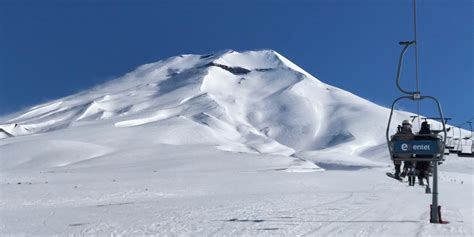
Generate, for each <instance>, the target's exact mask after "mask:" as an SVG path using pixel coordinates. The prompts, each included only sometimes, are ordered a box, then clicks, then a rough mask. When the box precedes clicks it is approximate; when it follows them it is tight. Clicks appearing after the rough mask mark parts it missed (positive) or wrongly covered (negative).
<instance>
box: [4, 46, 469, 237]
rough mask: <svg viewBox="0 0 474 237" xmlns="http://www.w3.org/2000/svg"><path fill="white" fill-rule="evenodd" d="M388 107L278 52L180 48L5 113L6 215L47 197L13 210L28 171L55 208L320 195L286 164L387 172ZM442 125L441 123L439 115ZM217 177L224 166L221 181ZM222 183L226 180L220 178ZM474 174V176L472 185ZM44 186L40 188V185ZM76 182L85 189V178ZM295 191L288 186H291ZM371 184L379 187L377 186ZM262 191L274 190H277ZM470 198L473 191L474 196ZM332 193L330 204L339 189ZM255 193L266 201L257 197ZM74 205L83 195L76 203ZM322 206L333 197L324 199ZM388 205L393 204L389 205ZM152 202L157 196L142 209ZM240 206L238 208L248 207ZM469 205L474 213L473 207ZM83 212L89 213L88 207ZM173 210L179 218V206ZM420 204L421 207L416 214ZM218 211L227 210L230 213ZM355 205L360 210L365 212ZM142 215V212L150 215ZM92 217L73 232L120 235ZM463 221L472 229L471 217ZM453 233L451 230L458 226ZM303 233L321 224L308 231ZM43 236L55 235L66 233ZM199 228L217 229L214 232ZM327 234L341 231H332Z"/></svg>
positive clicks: (461, 165) (459, 168)
mask: <svg viewBox="0 0 474 237" xmlns="http://www.w3.org/2000/svg"><path fill="white" fill-rule="evenodd" d="M388 114H389V110H388V109H387V108H384V107H381V106H379V105H376V104H374V103H372V102H369V101H367V100H365V99H363V98H360V97H358V96H356V95H354V94H351V93H350V92H347V91H344V90H341V89H339V88H336V87H333V86H330V85H328V84H325V83H323V82H321V81H320V80H318V79H316V78H315V77H313V76H311V75H310V74H309V73H307V72H305V71H304V70H303V69H301V68H300V67H298V66H297V65H295V64H294V63H292V62H291V61H289V60H288V59H286V58H285V57H283V56H282V55H280V54H278V53H277V52H275V51H273V50H261V51H246V52H235V51H225V52H220V53H216V54H210V55H181V56H177V57H172V58H169V59H166V60H162V61H159V62H156V63H151V64H146V65H143V66H140V67H139V68H137V69H136V70H135V71H133V72H130V73H128V74H126V75H124V76H122V77H120V78H117V79H115V80H112V81H109V82H107V83H105V84H103V85H100V86H97V87H95V88H93V89H91V90H87V91H84V92H81V93H78V94H75V95H71V96H68V97H65V98H61V99H58V100H55V101H51V102H48V103H45V104H41V105H38V106H35V107H32V108H30V109H27V110H25V111H20V112H18V113H14V114H11V115H7V116H4V117H1V118H0V138H4V139H1V140H0V155H1V156H0V171H1V176H0V177H1V181H2V187H1V189H0V190H1V191H2V192H3V194H2V202H1V203H0V204H1V205H0V207H1V208H2V210H3V211H6V213H7V214H5V215H6V216H4V218H5V217H6V218H17V217H18V215H20V216H21V215H23V214H25V215H26V213H27V212H26V211H25V212H23V209H22V208H24V207H26V206H34V205H36V204H33V203H35V202H36V201H35V200H34V199H35V198H33V197H31V198H24V199H22V200H24V203H23V204H21V205H20V206H15V205H13V206H14V207H13V208H11V207H10V205H12V204H13V203H14V202H15V201H14V200H17V199H18V198H19V197H18V196H17V195H16V194H15V192H18V193H24V192H26V191H27V190H25V189H22V188H19V187H16V186H11V184H13V183H17V182H19V180H20V177H23V178H21V179H22V180H23V182H25V180H29V181H28V182H29V183H31V184H35V185H36V184H38V185H37V186H38V189H37V190H30V191H32V192H33V193H35V194H39V195H43V194H44V195H45V196H43V197H42V198H41V200H43V201H45V202H46V203H48V200H50V201H51V202H52V203H50V204H51V206H53V207H58V205H59V206H62V205H66V206H67V205H70V204H71V203H74V202H78V201H79V200H80V198H76V197H75V195H79V196H83V197H84V198H86V199H90V200H89V201H84V202H81V201H79V204H78V205H79V206H81V205H82V207H84V206H87V205H91V203H93V202H94V200H98V201H99V202H114V203H118V204H117V205H118V206H120V205H122V204H123V203H125V204H123V205H129V204H130V203H135V202H148V201H150V200H151V199H153V198H156V197H157V196H160V197H166V198H168V197H173V196H179V197H186V198H191V199H190V200H194V199H193V198H192V197H190V196H189V195H191V196H193V197H194V195H198V196H199V195H204V193H206V194H209V193H216V195H223V196H221V197H222V198H224V197H226V196H227V195H230V194H233V195H235V193H234V191H231V190H228V191H229V192H227V191H225V192H222V190H221V189H220V188H219V187H220V186H219V185H229V184H230V185H238V189H239V190H242V193H243V194H242V195H243V196H241V197H242V198H243V199H246V198H250V197H251V196H252V195H254V194H255V190H260V189H261V190H267V191H268V192H267V194H268V193H269V195H270V196H271V195H277V194H278V192H276V193H275V192H274V191H271V190H269V189H268V187H265V188H262V187H261V186H260V185H271V184H272V180H273V179H274V180H278V182H285V185H284V186H285V187H286V188H288V190H292V192H293V191H294V192H301V191H302V192H303V193H306V194H307V195H309V196H308V197H312V198H314V193H311V191H310V190H309V189H306V187H310V186H312V185H315V183H314V182H315V181H316V180H317V179H316V178H314V177H313V176H304V178H305V179H308V180H311V183H308V182H304V183H303V184H301V185H296V186H294V185H293V184H295V183H299V182H303V181H301V180H300V178H298V177H297V176H287V175H284V176H285V177H287V178H288V180H286V181H283V180H284V178H282V176H281V175H279V173H278V172H280V171H287V172H291V173H294V172H307V171H322V170H323V169H321V167H322V168H324V169H327V170H329V171H327V172H324V173H325V174H324V175H320V177H321V178H322V179H323V180H322V181H321V182H322V183H326V182H328V183H331V184H334V185H336V184H335V183H338V182H339V181H338V179H337V178H336V180H331V181H328V180H325V179H326V178H328V179H333V178H334V177H335V176H334V175H336V174H335V173H331V172H338V173H337V175H342V176H344V175H349V174H348V172H349V171H347V172H346V173H344V171H334V170H341V169H342V170H359V169H361V168H366V167H369V168H376V169H386V167H388V166H389V165H390V160H389V158H388V151H387V149H386V144H385V127H386V123H387V119H388ZM410 115H411V114H409V113H406V112H400V111H397V112H396V113H395V115H394V122H393V125H392V127H393V129H395V127H396V124H397V123H398V124H399V123H400V122H401V121H402V120H403V119H407V118H409V116H410ZM432 123H433V124H435V125H434V126H439V124H436V122H434V121H432ZM416 129H417V128H416V127H415V130H416ZM464 133H466V131H464ZM446 163H447V165H446V167H447V169H446V170H445V171H455V172H460V173H464V174H462V175H464V176H466V175H467V174H469V173H471V174H472V171H473V167H474V165H473V162H472V160H453V162H451V163H449V162H448V161H447V162H446ZM331 170H333V171H331ZM226 171H229V173H228V174H227V173H226ZM267 171H268V172H271V174H269V175H266V174H265V175H263V176H262V177H265V179H269V180H267V181H264V180H260V178H259V177H260V173H259V172H267ZM141 172H144V173H143V174H141ZM148 172H150V173H148ZM255 172H256V173H255ZM275 172H276V173H275ZM384 172H385V171H383V170H382V171H381V170H377V171H376V172H361V174H362V176H361V177H360V179H357V177H353V178H355V179H356V180H357V182H366V181H367V180H370V179H372V178H374V177H375V176H374V174H380V173H382V174H383V173H384ZM247 173H248V174H249V175H250V177H247V178H243V177H241V174H242V175H244V174H247ZM285 173H286V172H285ZM466 173H467V174H466ZM66 174H71V175H72V176H68V175H66ZM206 174H210V175H212V178H211V177H207V176H206ZM89 175H91V176H90V177H89ZM149 175H155V176H153V177H155V178H157V179H158V180H156V181H153V185H154V187H155V188H156V190H155V192H154V193H148V192H144V191H143V190H140V191H139V190H135V189H136V186H137V185H138V186H140V185H143V184H145V183H147V182H148V180H149V179H150V178H151V179H154V178H153V177H151V176H149ZM202 175H204V176H205V177H203V176H202ZM351 175H352V174H351ZM351 175H349V176H351ZM450 175H451V174H450ZM462 175H461V176H462ZM244 176H245V175H244ZM352 176H353V175H352ZM352 176H351V177H352ZM454 176H455V177H458V179H459V177H461V176H460V175H459V174H458V173H456V174H455V175H454ZM464 176H462V179H463V180H465V179H466V177H471V178H472V176H469V175H467V176H466V177H464ZM167 177H173V180H175V181H172V180H168V178H167ZM252 177H253V178H252ZM300 177H301V176H300ZM104 178H106V179H111V180H116V179H118V178H121V179H125V180H127V181H124V182H125V183H121V184H122V185H121V186H120V187H117V192H116V193H115V191H113V190H114V188H110V187H109V186H108V185H110V184H109V183H107V184H106V183H102V181H100V180H102V179H104ZM89 179H90V180H89ZM252 179H257V181H258V182H256V185H257V186H258V187H254V186H252V185H247V184H249V183H251V182H252V181H251V180H252ZM342 179H344V178H342ZM467 179H469V178H467ZM45 180H49V181H45ZM51 180H53V181H54V182H56V184H55V185H50V186H45V183H42V182H51ZM61 180H65V181H61ZM164 180H168V181H164ZM234 181H235V182H234ZM471 181H472V180H471ZM89 182H90V183H92V184H93V185H95V186H94V187H89V188H92V189H87V190H86V191H85V192H81V193H76V192H72V193H71V192H69V191H68V192H66V194H58V195H59V199H58V198H56V197H50V193H56V192H57V190H63V191H64V190H65V189H67V187H68V185H69V184H71V183H80V184H78V185H79V186H80V185H85V186H87V184H88V183H89ZM113 182H115V181H113ZM186 182H191V183H192V184H194V185H196V188H195V189H194V188H192V187H188V186H187V185H186ZM214 182H217V183H216V184H215V185H216V186H214ZM387 182H389V181H387ZM463 182H464V181H463ZM40 183H42V184H41V185H43V186H45V187H43V188H45V190H49V191H47V192H46V193H44V192H43V191H42V190H41V189H40V188H39V186H41V185H40ZM385 183H386V182H385ZM471 183H472V182H470V183H469V185H471V187H470V190H471V191H472V184H471ZM153 185H152V186H153ZM318 185H319V184H318ZM37 186H34V188H33V186H32V188H33V189H36V187H37ZM218 186H219V187H218ZM277 186H278V185H277ZM293 186H294V187H293ZM323 186H324V188H323V189H322V190H325V191H324V192H328V193H331V192H332V193H337V192H339V191H341V190H346V189H351V188H350V187H349V186H350V184H346V185H342V186H341V187H340V189H338V188H333V187H332V186H331V185H329V186H325V185H323ZM75 187H76V188H77V185H75ZM125 187H131V188H132V190H134V191H130V192H132V193H131V194H130V193H129V192H126V191H125V190H126V188H125ZM200 187H204V188H203V189H200ZM364 187H365V186H364ZM371 187H372V186H371ZM365 188H369V187H365ZM365 188H362V189H364V190H365ZM459 188H461V187H459ZM5 190H8V191H5ZM160 190H163V192H161V191H160ZM224 190H227V189H226V188H224ZM288 190H287V191H284V193H286V192H289V191H288ZM303 190H304V191H303ZM351 190H352V189H351ZM371 190H372V191H374V190H375V188H373V189H371ZM377 190H378V189H377ZM452 190H454V191H456V190H458V189H456V188H453V189H452ZM10 191H11V192H13V193H11V192H10ZM358 191H363V190H358ZM358 191H353V192H358ZM378 191H382V190H378ZM383 191H384V192H386V193H385V194H384V195H388V193H390V192H395V191H394V190H391V189H390V190H383ZM398 191H399V190H397V191H396V192H398ZM374 192H375V191H374ZM5 193H8V194H6V195H5ZM134 193H138V194H136V195H135V194H134ZM258 193H259V194H261V195H263V194H264V193H265V192H263V191H262V193H260V192H258ZM287 194H288V193H287ZM64 195H65V196H64ZM101 195H102V196H101ZM107 195H109V196H107ZM246 195H247V196H246ZM466 195H467V196H468V197H469V193H467V194H466ZM336 196H337V195H336ZM350 196H351V195H349V196H348V197H345V195H342V196H340V198H341V200H343V199H345V198H347V199H350ZM471 196H472V193H471ZM287 197H288V196H287ZM268 198H269V199H270V200H273V199H272V198H271V197H268ZM326 198H327V200H326V199H325V200H326V201H327V202H328V203H330V201H329V200H330V199H331V197H330V196H328V197H326ZM365 198H369V197H368V196H364V195H362V196H360V197H358V199H357V200H359V199H361V200H362V199H365ZM377 198H381V197H380V196H377ZM303 199H305V197H303V196H298V197H296V198H295V199H291V200H292V201H295V200H303ZM130 200H132V201H130ZM137 200H138V201H137ZM222 200H223V199H218V200H217V202H221V204H222V205H226V204H224V203H222ZM249 200H253V201H257V200H255V199H252V198H250V199H249ZM43 201H41V202H43ZM326 201H323V203H325V202H326ZM69 202H71V203H70V204H68V203H69ZM257 202H258V201H257ZM466 202H467V203H469V201H468V200H467V198H466V200H465V202H464V203H466ZM25 203H26V204H25ZM121 203H122V204H121ZM184 203H187V202H184ZM193 203H195V202H194V201H191V202H189V203H188V204H189V205H193ZM197 203H201V202H200V201H198V202H197ZM188 204H186V205H188ZM313 204H314V205H316V206H318V205H322V206H324V204H321V203H319V202H318V201H316V202H314V203H313ZM471 204H472V202H471ZM48 205H49V204H48ZM93 205H108V204H103V203H99V204H93ZM199 205H201V204H199ZM377 205H378V204H377ZM423 205H426V204H423ZM151 206H153V205H151ZM381 206H383V205H382V204H380V205H379V206H378V207H381ZM100 207H103V206H100ZM148 207H150V206H149V205H148V204H146V205H144V206H142V208H148ZM160 207H162V206H160ZM236 207H237V208H238V205H237V206H236ZM326 207H328V206H326ZM42 208H44V209H42ZM49 208H50V207H49V206H48V207H43V206H42V207H41V208H40V209H41V210H38V212H37V213H38V216H41V217H40V219H41V218H42V217H43V215H44V214H45V213H46V212H47V210H49ZM287 208H288V207H287ZM328 208H330V207H328ZM331 208H332V207H331ZM356 209H357V208H355V209H354V208H353V209H351V210H354V211H356ZM25 210H26V209H25ZM245 210H250V209H245ZM469 210H472V206H471V209H469ZM45 211H46V212H45ZM79 211H83V212H84V211H85V210H84V209H81V208H79ZM181 211H184V210H183V209H180V210H179V211H178V212H179V213H180V212H181ZM386 211H388V210H386ZM167 212H168V214H171V215H174V214H173V211H172V210H167ZM15 213H17V214H15ZM382 213H383V212H380V213H379V214H382ZM416 213H418V212H416V211H415V214H416ZM218 214H219V215H222V213H219V212H218ZM267 214H271V213H267ZM294 214H295V213H292V214H291V215H294ZM353 214H354V213H352V214H348V215H349V216H351V218H352V216H353V217H354V218H356V217H355V215H353ZM52 215H54V214H52ZM61 215H62V216H64V215H67V213H66V212H64V213H61ZM147 215H148V214H147ZM150 215H151V214H150ZM235 215H236V216H237V215H238V214H237V213H235ZM271 215H273V214H271ZM341 215H343V214H341ZM344 215H345V214H344ZM377 215H378V214H377ZM469 215H472V213H471V214H466V213H464V212H462V213H460V212H455V214H453V215H451V216H454V217H456V218H458V217H459V218H465V217H466V216H467V217H469ZM112 216H114V215H112ZM379 217H380V216H376V218H379ZM137 218H138V219H137V220H140V218H142V217H137ZM209 218H211V217H209ZM222 218H225V217H222ZM401 218H404V217H401ZM33 219H34V218H33ZM99 219H100V218H99ZM228 219H232V218H231V217H229V218H228ZM35 220H36V219H35ZM57 220H59V219H57ZM239 220H240V219H236V220H235V221H237V222H239ZM78 221H79V220H78ZM59 222H60V223H61V224H64V223H62V222H61V221H59ZM83 222H84V223H89V222H88V221H86V220H80V223H79V224H78V223H69V224H72V226H76V225H75V224H77V226H83V225H88V224H84V223H83ZM119 222H120V221H119ZM178 222H179V223H186V222H189V220H187V219H186V218H184V219H180V220H178ZM230 222H232V221H230ZM242 222H244V221H242ZM44 223H46V220H45V222H44ZM470 223H472V221H471V222H470ZM7 224H11V222H9V220H2V221H0V233H7V234H18V233H23V232H21V231H20V232H18V230H17V229H15V228H16V227H15V226H13V227H8V225H7ZM45 225H46V224H45ZM92 225H93V226H94V227H93V228H92V229H81V231H80V232H73V233H76V234H79V235H83V234H93V235H94V234H110V233H116V232H107V230H105V231H104V230H103V229H101V227H100V225H98V224H92ZM137 225H138V226H139V225H141V221H137V222H136V223H135V222H134V223H132V227H130V228H129V229H127V230H126V231H125V232H122V234H124V235H129V234H134V233H133V232H131V230H132V229H134V228H138V227H137ZM171 225H172V224H171ZM459 225H460V226H461V227H463V224H459ZM56 226H57V225H56ZM111 226H114V225H111ZM366 227H367V226H366ZM18 228H19V229H21V228H20V227H18ZM28 228H29V229H28ZM28 228H27V229H28V231H26V232H24V233H27V234H28V233H33V232H34V231H33V230H37V229H38V228H39V229H41V226H36V225H31V226H29V227H28ZM107 228H108V227H107ZM147 228H150V226H148V227H147ZM170 228H171V227H170ZM172 228H177V227H176V226H172ZM172 228H171V229H161V231H164V232H165V233H168V234H173V233H176V232H182V231H179V230H177V229H172ZM370 228H372V227H370ZM370 228H369V229H370ZM463 228H464V227H463ZM59 229H60V230H59V231H58V232H56V233H57V234H58V233H59V234H64V233H68V230H67V228H65V229H64V228H63V227H61V228H59ZM158 229H160V228H158ZM224 229H225V228H224ZM410 229H416V227H410ZM15 230H16V231H15ZM88 230H89V232H88ZM432 231H433V230H432V229H429V230H428V233H435V232H432ZM447 231H448V232H443V233H451V232H449V230H447ZM463 231H465V232H466V233H467V234H469V233H472V231H473V230H472V228H470V229H469V228H464V229H463ZM303 232H304V233H305V232H309V233H311V231H310V230H308V229H304V231H303ZM303 232H298V231H296V232H295V231H293V232H291V231H290V232H283V233H280V234H281V235H294V234H296V235H297V234H298V233H300V234H301V233H303ZM379 232H381V233H382V234H383V233H390V232H384V231H383V229H375V231H374V232H370V231H369V232H368V233H369V235H372V234H374V233H379ZM41 233H42V234H44V235H48V234H51V233H53V234H54V233H55V232H54V231H53V232H51V231H43V232H41ZM137 233H138V234H146V233H145V232H137ZM152 233H155V232H152ZM184 233H188V234H189V233H192V231H191V232H189V231H186V230H185V231H184ZM197 233H201V234H204V235H209V234H211V232H206V231H204V232H199V231H198V232H197ZM215 233H217V234H218V235H220V234H223V233H220V234H219V232H215ZM224 233H225V232H224ZM321 233H327V234H331V233H332V234H334V232H330V231H329V232H321ZM118 234H120V233H118ZM241 234H243V235H246V234H249V232H245V231H243V232H241ZM250 234H252V233H250ZM254 234H255V233H254ZM405 234H406V233H405ZM461 234H462V233H461ZM257 235H259V234H258V233H257ZM270 235H271V234H270ZM362 235H363V234H362Z"/></svg>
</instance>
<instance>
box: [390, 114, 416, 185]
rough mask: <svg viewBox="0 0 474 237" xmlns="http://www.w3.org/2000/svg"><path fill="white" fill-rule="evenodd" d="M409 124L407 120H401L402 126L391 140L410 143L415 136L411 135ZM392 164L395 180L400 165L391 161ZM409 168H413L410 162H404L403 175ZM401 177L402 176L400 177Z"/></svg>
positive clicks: (399, 162) (408, 156)
mask: <svg viewBox="0 0 474 237" xmlns="http://www.w3.org/2000/svg"><path fill="white" fill-rule="evenodd" d="M411 126H412V125H411V122H410V121H409V120H403V122H402V126H399V128H398V131H397V133H396V134H395V135H393V137H392V139H393V140H399V141H410V140H413V139H414V137H415V135H414V134H413V132H412V130H411ZM410 157H411V156H410V155H407V157H400V158H410ZM393 164H394V165H395V174H394V176H395V178H396V179H400V166H401V164H402V162H401V161H393ZM409 167H413V163H412V162H411V161H405V162H404V167H403V170H404V174H406V170H407V169H408V168H409ZM402 176H403V175H402Z"/></svg>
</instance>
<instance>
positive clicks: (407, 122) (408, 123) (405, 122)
mask: <svg viewBox="0 0 474 237" xmlns="http://www.w3.org/2000/svg"><path fill="white" fill-rule="evenodd" d="M402 125H403V126H405V125H409V126H410V127H411V122H410V121H409V120H406V119H405V120H403V122H402Z"/></svg>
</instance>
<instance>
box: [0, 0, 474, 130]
mask: <svg viewBox="0 0 474 237" xmlns="http://www.w3.org/2000/svg"><path fill="white" fill-rule="evenodd" d="M473 2H474V1H472V0H418V1H417V9H418V50H419V62H420V66H419V68H420V72H419V75H420V89H421V91H422V93H423V94H429V95H434V96H436V97H438V98H439V100H440V101H441V103H442V105H443V110H444V112H445V116H447V117H452V118H453V121H452V123H453V124H459V123H462V122H464V121H465V120H467V119H469V118H471V117H474V102H473V94H474V93H473V92H474V73H473V67H474V63H473V54H474V40H473V36H474V24H473V18H474V12H473V11H474V4H473ZM412 21H413V18H412V0H332V1H331V0H291V1H290V0H288V1H282V0H274V1H270V0H263V1H251V0H241V1H235V0H230V1H218V0H199V1H179V0H172V1H171V0H169V1H168V0H166V1H165V0H163V1H145V0H138V1H133V0H118V1H112V0H95V1H91V0H89V1H87V0H85V1H78V0H70V1H60V0H56V1H48V0H45V1H19V0H18V1H11V0H0V114H6V113H11V112H14V111H17V110H20V109H24V108H27V107H28V106H31V105H35V104H39V103H43V102H46V101H49V100H52V99H57V98H60V97H63V96H67V95H70V94H73V93H76V92H79V91H81V90H85V89H88V88H90V87H92V86H94V85H97V84H100V83H103V82H105V81H107V80H110V79H112V78H115V77H118V76H120V75H122V74H124V73H126V72H129V71H131V70H133V69H134V68H136V67H137V66H139V65H141V64H145V63H150V62H154V61H158V60H161V59H164V58H167V57H171V56H176V55H179V54H207V53H212V52H216V51H220V50H224V49H234V50H237V51H240V50H253V49H268V48H270V49H274V50H276V51H278V52H279V53H281V54H282V55H284V56H285V57H287V58H288V59H290V60H291V61H293V62H294V63H296V64H297V65H299V66H301V67H302V68H303V69H305V70H306V71H308V72H309V73H311V74H312V75H314V76H316V77H317V78H319V79H320V80H322V81H323V82H326V83H328V84H331V85H334V86H337V87H340V88H342V89H345V90H348V91H350V92H352V93H354V94H356V95H359V96H361V97H364V98H366V99H369V100H371V101H373V102H375V103H378V104H381V105H383V106H386V107H388V106H390V105H391V102H392V100H393V99H394V98H395V97H397V96H398V95H399V94H400V93H399V92H398V91H397V90H396V87H395V75H396V67H397V61H398V57H399V53H400V50H401V46H399V45H398V41H401V40H413V27H412ZM413 55H414V54H413V50H412V51H410V52H409V53H408V54H407V60H406V64H405V71H404V74H403V77H402V80H403V82H404V83H403V85H405V86H406V87H411V88H414V81H415V79H414V75H415V74H414V66H413V65H414V61H413V60H412V59H413ZM425 104H426V105H425ZM421 106H422V109H421V112H422V114H426V115H428V116H435V115H436V111H433V108H434V107H433V106H431V105H429V103H425V102H423V103H422V104H421ZM399 108H401V109H405V110H411V111H413V109H414V107H413V106H411V105H410V103H409V102H408V103H404V104H401V105H400V107H399Z"/></svg>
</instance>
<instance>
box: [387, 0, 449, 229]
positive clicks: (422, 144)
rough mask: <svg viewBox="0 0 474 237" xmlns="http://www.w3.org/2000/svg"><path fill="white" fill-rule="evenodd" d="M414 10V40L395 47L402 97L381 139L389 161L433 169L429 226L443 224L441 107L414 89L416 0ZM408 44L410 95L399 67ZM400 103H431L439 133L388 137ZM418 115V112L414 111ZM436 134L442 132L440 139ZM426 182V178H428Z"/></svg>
mask: <svg viewBox="0 0 474 237" xmlns="http://www.w3.org/2000/svg"><path fill="white" fill-rule="evenodd" d="M413 7H414V11H413V12H414V29H415V30H414V33H415V39H414V41H403V42H400V43H399V44H400V45H402V46H403V49H402V52H401V53H400V58H399V61H398V69H397V77H396V85H397V88H398V90H400V91H401V92H402V93H403V94H405V95H404V96H400V97H398V98H396V99H395V100H394V101H393V103H392V107H391V110H390V116H389V119H388V124H387V129H386V131H385V137H386V140H387V145H388V150H389V152H390V157H391V159H392V160H393V161H400V162H402V161H411V162H414V163H416V162H422V161H423V162H430V164H431V165H432V166H433V192H432V198H433V199H432V205H431V208H430V222H431V223H446V222H443V221H442V220H441V212H440V208H441V207H440V206H438V164H440V163H441V162H442V161H443V157H444V153H445V152H444V148H445V146H446V137H447V131H446V120H445V118H444V116H443V111H442V109H441V105H440V103H439V101H438V99H436V98H435V97H433V96H427V95H422V94H421V92H420V91H419V89H418V58H417V47H416V43H417V37H416V0H413ZM412 45H415V62H416V91H414V92H411V91H407V90H404V89H403V88H402V87H401V86H400V75H401V69H402V64H403V58H404V55H405V53H406V52H407V50H408V48H409V47H410V46H412ZM401 100H412V101H416V102H419V101H421V100H431V101H433V102H434V103H435V104H436V106H437V109H438V113H439V118H440V120H441V123H442V125H443V126H442V130H440V131H438V132H437V133H434V132H432V133H431V134H415V135H413V136H407V137H404V138H403V139H401V138H399V136H394V135H390V125H391V122H392V117H393V112H394V108H395V105H396V104H397V103H398V102H399V101H401ZM418 114H419V111H418ZM440 133H443V135H442V136H441V135H440ZM428 181H429V177H428ZM425 192H426V193H431V190H430V189H429V184H428V185H427V186H426V189H425Z"/></svg>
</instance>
